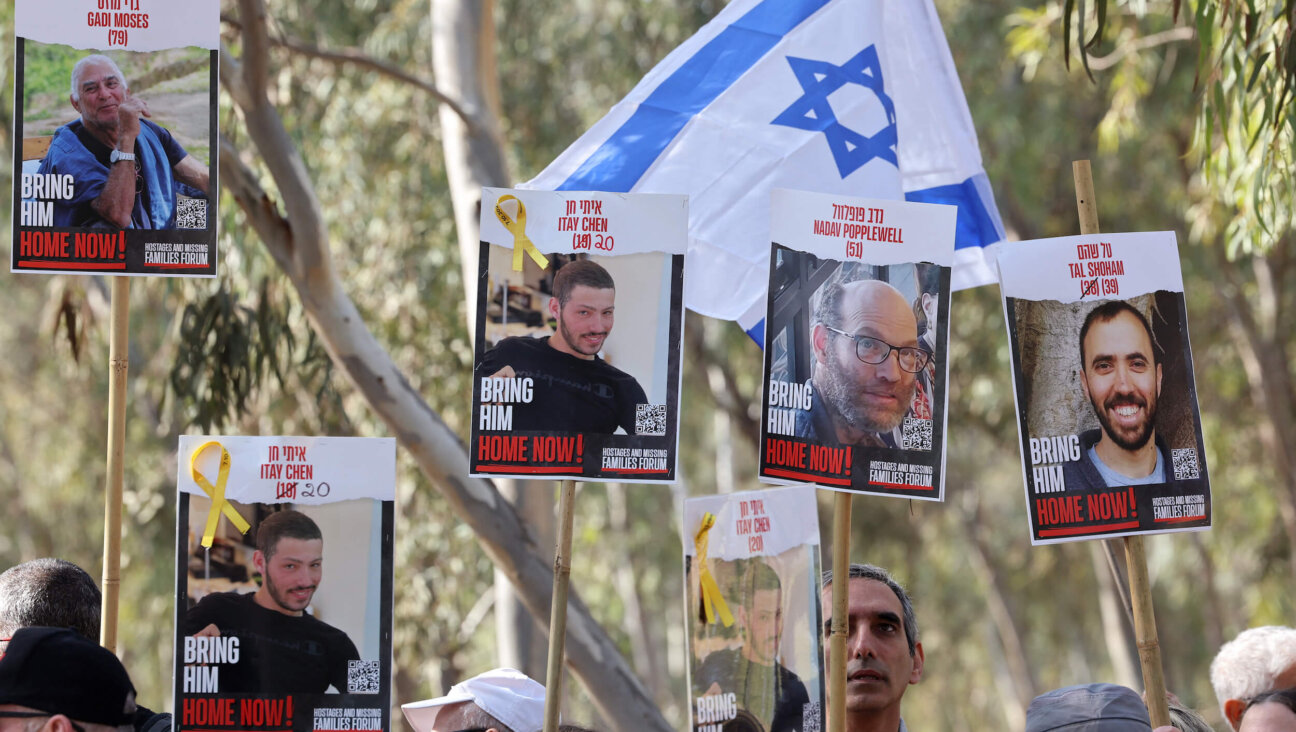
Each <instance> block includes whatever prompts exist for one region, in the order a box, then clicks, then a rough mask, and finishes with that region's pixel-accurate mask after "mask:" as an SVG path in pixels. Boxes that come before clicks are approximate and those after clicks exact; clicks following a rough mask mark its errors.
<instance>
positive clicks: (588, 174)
mask: <svg viewBox="0 0 1296 732" xmlns="http://www.w3.org/2000/svg"><path fill="white" fill-rule="evenodd" d="M830 1H831V0H763V2H761V3H759V4H758V5H756V7H754V8H752V9H751V10H749V11H747V13H746V14H745V15H743V17H741V18H739V19H738V20H737V21H735V22H734V23H732V24H731V25H730V26H729V27H727V28H725V29H724V30H722V31H720V33H719V34H717V35H716V37H715V38H712V39H711V40H710V41H709V42H708V43H707V44H706V45H705V46H703V47H702V48H701V49H700V50H699V51H698V52H697V53H696V54H694V55H693V56H692V57H690V58H689V59H688V60H687V61H685V62H684V63H683V64H682V65H680V67H679V68H678V69H676V70H675V72H674V73H672V74H671V75H670V76H669V77H667V78H666V80H665V81H663V82H662V83H661V85H660V86H658V87H657V88H656V89H654V90H653V91H652V93H651V94H649V95H648V98H647V99H645V100H644V102H643V103H642V104H640V105H639V107H638V108H636V109H635V112H634V114H632V115H631V116H630V119H628V120H626V121H625V123H623V124H622V125H621V127H620V128H619V129H618V130H617V131H616V132H614V133H612V135H611V136H610V137H608V139H606V140H604V141H603V144H602V145H600V146H599V149H598V150H595V151H594V153H593V154H592V155H590V156H589V158H588V159H586V160H585V162H584V163H581V166H580V167H579V168H577V169H576V171H575V172H574V173H572V174H571V175H570V176H569V177H568V178H567V180H565V181H563V183H562V185H560V186H558V190H560V191H613V192H617V191H619V192H625V191H629V190H630V189H631V188H633V187H634V184H635V183H636V182H638V180H639V178H640V177H641V176H642V175H643V174H644V172H645V171H647V170H648V168H649V167H650V166H651V165H652V164H653V161H654V160H656V159H657V158H658V156H660V155H661V153H662V151H663V150H665V149H666V146H667V145H669V144H670V143H671V141H672V140H674V139H675V136H676V135H678V134H679V132H680V130H682V129H684V125H686V124H688V121H689V120H691V119H693V117H694V116H695V115H697V113H698V112H701V111H702V110H703V109H705V108H706V107H707V105H709V104H711V102H713V101H715V99H716V97H719V96H720V95H721V94H722V93H724V91H725V90H726V89H728V88H729V87H730V86H732V85H733V83H734V82H735V81H737V80H738V78H739V77H741V76H742V75H743V74H744V73H746V72H747V70H748V69H750V68H751V67H752V66H754V65H755V64H756V62H757V61H759V60H760V59H761V58H763V57H764V56H765V54H767V53H769V51H770V49H772V48H774V46H776V45H778V43H779V41H781V40H783V36H785V35H787V33H788V32H789V31H791V30H792V29H793V28H796V27H797V26H798V25H800V24H801V22H802V21H804V20H805V19H806V18H808V17H810V16H811V15H813V14H814V13H815V11H817V10H819V8H821V7H823V6H824V5H827V4H828V3H829V2H830Z"/></svg>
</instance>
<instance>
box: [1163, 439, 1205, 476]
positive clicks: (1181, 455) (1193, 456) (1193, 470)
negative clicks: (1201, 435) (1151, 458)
mask: <svg viewBox="0 0 1296 732" xmlns="http://www.w3.org/2000/svg"><path fill="white" fill-rule="evenodd" d="M1170 459H1171V460H1173V461H1174V474H1175V480H1196V479H1197V478H1200V477H1201V468H1198V467H1197V449H1196V448H1193V447H1185V448H1183V449H1180V450H1171V451H1170Z"/></svg>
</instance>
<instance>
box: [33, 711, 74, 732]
mask: <svg viewBox="0 0 1296 732" xmlns="http://www.w3.org/2000/svg"><path fill="white" fill-rule="evenodd" d="M40 729H41V732H76V729H77V728H76V727H74V726H72V720H70V719H68V718H67V717H65V716H63V715H62V714H55V715H54V716H52V717H50V718H49V719H47V720H46V721H45V724H43V725H41V728H40Z"/></svg>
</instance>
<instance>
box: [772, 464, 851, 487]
mask: <svg viewBox="0 0 1296 732" xmlns="http://www.w3.org/2000/svg"><path fill="white" fill-rule="evenodd" d="M765 474H766V475H772V476H774V477H775V478H791V479H792V480H804V481H806V482H809V483H829V484H831V485H850V478H833V477H830V476H827V475H811V474H809V473H798V472H796V471H795V470H783V469H782V468H765Z"/></svg>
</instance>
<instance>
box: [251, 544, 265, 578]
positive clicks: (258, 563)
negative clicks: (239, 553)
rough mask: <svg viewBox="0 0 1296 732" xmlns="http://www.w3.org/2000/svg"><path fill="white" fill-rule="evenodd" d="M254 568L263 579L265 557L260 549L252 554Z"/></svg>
mask: <svg viewBox="0 0 1296 732" xmlns="http://www.w3.org/2000/svg"><path fill="white" fill-rule="evenodd" d="M252 566H253V567H255V568H256V571H258V572H260V573H261V576H262V577H264V576H265V573H266V571H265V555H264V554H262V553H261V550H260V549H257V550H256V551H254V552H252Z"/></svg>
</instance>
